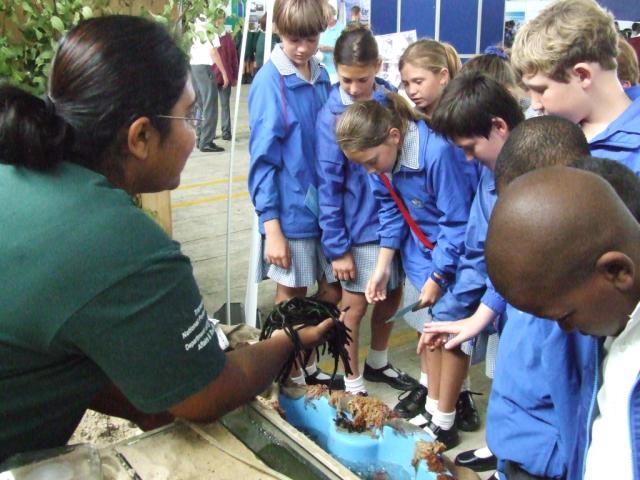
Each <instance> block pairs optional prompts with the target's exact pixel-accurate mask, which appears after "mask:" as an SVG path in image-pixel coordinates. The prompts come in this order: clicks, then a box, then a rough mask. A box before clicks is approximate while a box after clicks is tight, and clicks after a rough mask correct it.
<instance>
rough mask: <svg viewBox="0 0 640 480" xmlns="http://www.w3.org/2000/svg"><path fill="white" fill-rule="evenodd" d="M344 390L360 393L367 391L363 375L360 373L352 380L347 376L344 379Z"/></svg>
mask: <svg viewBox="0 0 640 480" xmlns="http://www.w3.org/2000/svg"><path fill="white" fill-rule="evenodd" d="M344 390H345V392H347V393H353V394H355V393H360V392H366V391H367V389H366V388H364V381H363V380H362V375H360V376H359V377H356V378H354V379H352V380H349V379H348V378H346V377H345V379H344Z"/></svg>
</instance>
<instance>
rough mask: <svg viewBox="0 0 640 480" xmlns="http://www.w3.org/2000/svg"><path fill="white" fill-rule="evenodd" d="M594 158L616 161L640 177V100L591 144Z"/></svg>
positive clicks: (592, 140)
mask: <svg viewBox="0 0 640 480" xmlns="http://www.w3.org/2000/svg"><path fill="white" fill-rule="evenodd" d="M589 149H590V150H591V155H593V156H594V157H600V158H608V159H610V160H616V161H618V162H620V163H622V164H623V165H626V166H627V167H629V168H630V169H631V170H632V171H633V172H634V173H635V174H636V175H640V98H637V99H636V100H634V101H633V103H632V104H631V105H629V106H628V107H627V109H626V110H625V111H624V112H622V114H621V115H620V116H619V117H618V118H616V119H615V120H614V121H613V122H611V123H610V124H609V126H608V127H607V128H606V129H605V130H604V131H603V132H601V133H599V134H598V135H596V136H595V137H593V138H592V139H591V141H590V142H589Z"/></svg>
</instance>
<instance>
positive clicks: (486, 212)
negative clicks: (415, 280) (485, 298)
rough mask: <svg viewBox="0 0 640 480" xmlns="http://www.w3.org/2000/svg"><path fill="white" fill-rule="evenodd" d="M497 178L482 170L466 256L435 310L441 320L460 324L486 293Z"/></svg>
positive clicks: (470, 219) (470, 224)
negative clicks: (486, 248) (487, 243)
mask: <svg viewBox="0 0 640 480" xmlns="http://www.w3.org/2000/svg"><path fill="white" fill-rule="evenodd" d="M496 200H497V194H496V184H495V177H494V174H493V172H492V171H491V170H489V169H488V168H487V167H482V176H481V177H480V183H479V184H478V190H477V192H476V195H475V198H474V199H473V203H472V204H471V212H470V213H469V222H468V223H467V231H466V235H465V241H464V255H463V256H462V257H461V258H460V263H459V264H458V270H457V272H456V281H455V283H454V284H453V285H452V287H451V288H450V289H449V290H448V291H447V293H446V294H445V295H444V296H443V297H442V298H441V299H440V300H438V303H436V304H435V305H434V306H433V308H432V314H433V316H434V318H437V319H438V320H459V319H462V318H466V317H468V316H470V315H471V314H472V313H473V312H475V310H476V308H477V307H478V304H479V303H480V298H481V297H482V295H483V293H484V291H485V289H486V280H487V265H486V263H485V259H484V242H485V240H486V239H487V229H488V227H489V218H491V212H492V211H493V207H494V206H495V204H496Z"/></svg>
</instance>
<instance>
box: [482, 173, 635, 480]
mask: <svg viewBox="0 0 640 480" xmlns="http://www.w3.org/2000/svg"><path fill="white" fill-rule="evenodd" d="M605 225H606V228H603V226H605ZM486 254H487V267H488V271H489V275H490V276H491V279H492V281H493V282H494V283H495V285H496V288H497V289H499V291H500V292H502V293H503V294H504V295H505V298H507V299H508V300H509V302H510V303H512V304H513V305H515V306H516V307H517V308H519V309H521V310H523V311H527V312H530V313H532V314H534V315H538V316H540V317H543V318H547V319H553V320H555V321H556V322H557V324H554V325H559V327H560V328H562V329H563V330H565V331H572V330H575V329H578V330H579V331H580V332H582V333H584V334H587V335H596V336H608V338H607V339H606V341H605V343H604V350H605V351H606V352H607V356H606V358H605V361H604V363H603V368H602V379H603V384H602V388H601V389H600V391H599V393H598V395H597V410H596V409H595V397H592V399H591V403H590V406H589V410H588V411H587V412H588V415H589V417H595V421H594V423H593V431H592V434H591V435H590V436H587V437H585V438H582V439H581V440H582V441H581V442H579V443H578V444H577V445H576V451H577V452H585V451H587V448H588V451H587V453H586V460H585V461H584V468H582V465H583V462H582V461H581V460H580V459H579V458H576V457H574V458H573V459H572V465H571V466H572V472H570V477H572V478H585V479H602V478H638V475H639V474H640V471H639V467H640V462H639V461H638V460H639V455H640V450H639V448H638V441H639V440H640V428H639V427H638V425H639V423H638V415H640V398H639V392H640V387H639V385H638V369H637V367H635V365H637V359H638V356H639V355H640V329H639V328H638V322H639V321H640V309H639V308H638V302H639V301H640V273H639V270H638V268H639V265H640V227H639V225H638V222H637V220H636V219H635V218H634V217H633V216H632V215H631V214H630V212H629V209H628V208H627V207H626V206H625V205H624V203H623V202H622V201H621V200H620V198H619V197H618V196H617V195H616V193H615V192H614V190H613V189H612V188H611V186H609V185H607V183H606V182H605V181H604V180H603V179H601V178H599V177H598V176H596V175H594V174H592V173H588V172H582V171H579V170H577V169H573V168H566V167H549V168H544V169H540V170H537V171H534V172H531V173H528V174H526V175H524V176H522V177H520V178H519V179H517V180H515V181H514V182H513V183H512V184H511V185H510V186H509V187H508V188H506V189H505V191H504V192H503V194H502V195H501V198H500V199H499V201H498V202H497V204H496V208H495V209H494V213H493V216H492V218H491V223H490V226H489V233H488V236H487V250H486ZM539 323H542V321H540V322H539ZM573 335H578V334H577V333H575V334H573ZM558 353H560V352H554V353H551V355H550V357H553V358H551V361H552V362H553V366H552V368H563V367H564V365H563V364H562V363H561V364H560V365H558V364H557V362H555V361H554V360H556V358H557V355H558ZM592 362H594V364H595V367H596V371H595V373H596V374H598V373H599V371H598V367H599V363H600V359H599V358H593V359H592ZM598 377H599V375H596V378H598ZM577 380H580V379H577ZM550 381H553V379H550ZM571 407H572V408H571V410H570V411H567V412H566V414H567V415H570V418H568V419H566V421H567V422H569V421H571V420H573V421H574V422H575V420H576V417H578V418H579V417H580V416H581V414H583V413H585V412H582V411H581V410H580V405H577V406H576V405H575V404H574V405H572V406H571ZM596 412H597V413H596ZM589 443H591V444H590V445H589ZM574 467H579V469H578V471H577V472H576V471H573V470H575V468H574Z"/></svg>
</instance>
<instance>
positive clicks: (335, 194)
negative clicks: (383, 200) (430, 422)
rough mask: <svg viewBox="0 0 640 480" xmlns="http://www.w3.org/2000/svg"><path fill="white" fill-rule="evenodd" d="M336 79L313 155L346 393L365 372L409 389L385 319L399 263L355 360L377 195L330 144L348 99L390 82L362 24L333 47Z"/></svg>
mask: <svg viewBox="0 0 640 480" xmlns="http://www.w3.org/2000/svg"><path fill="white" fill-rule="evenodd" d="M334 61H335V64H336V70H337V73H338V79H339V84H336V85H334V86H333V88H332V90H331V93H330V94H329V100H328V101H327V103H326V104H325V105H324V107H323V108H322V110H321V111H320V113H319V115H318V122H317V129H316V135H317V138H316V156H317V159H318V197H319V203H320V228H321V229H322V248H323V250H324V253H325V255H326V256H327V258H328V259H329V260H330V261H331V266H332V270H333V275H334V276H335V277H336V278H337V279H338V280H339V281H340V283H341V285H342V306H343V307H349V310H348V312H347V313H345V317H344V322H345V324H346V325H347V326H348V327H349V328H350V329H351V337H352V339H353V340H352V342H351V343H350V344H349V345H348V347H347V350H348V351H349V357H350V365H351V370H352V371H353V373H352V375H350V376H347V378H346V380H345V384H346V390H347V391H348V392H350V393H364V392H366V388H365V386H364V382H363V375H364V378H365V379H367V380H369V381H374V382H385V383H387V384H388V385H390V386H392V387H394V388H397V389H400V390H408V389H411V388H412V387H415V386H416V385H417V382H416V381H415V380H414V379H412V378H411V377H410V376H408V375H407V374H405V373H403V372H402V371H400V370H398V369H397V368H395V367H393V366H392V365H391V364H390V363H389V360H388V357H387V346H388V343H389V336H390V335H391V330H392V328H393V323H386V322H387V320H388V319H389V317H391V315H393V313H394V312H395V311H396V310H397V308H398V305H399V303H400V297H401V295H402V288H401V278H400V272H399V266H398V264H397V262H394V263H393V264H392V265H391V275H390V277H391V278H390V281H389V284H388V286H387V290H388V296H387V298H386V299H385V300H383V301H381V302H378V303H376V304H375V307H374V310H373V314H372V316H371V348H370V350H369V353H368V355H367V359H366V361H365V364H364V372H363V375H361V374H360V369H359V365H358V332H359V327H360V322H361V321H362V317H363V316H364V314H365V313H366V311H367V300H366V298H365V295H364V292H365V290H366V287H367V281H368V280H369V277H370V276H371V274H372V273H373V270H374V268H375V265H376V259H377V257H378V252H379V250H380V245H379V241H378V228H379V227H380V223H379V221H378V202H377V201H376V199H375V197H374V196H373V194H372V192H371V189H370V187H369V184H368V180H367V172H366V170H365V169H364V168H363V167H362V166H360V165H358V164H357V163H353V162H349V161H348V160H347V158H346V157H345V156H344V154H343V153H342V151H341V150H340V147H339V146H338V144H337V143H336V137H335V125H336V121H337V119H338V117H339V115H341V114H342V113H343V112H344V111H345V109H346V108H347V107H348V106H349V105H351V104H352V103H353V102H354V101H358V100H368V99H371V98H377V99H383V98H384V94H385V93H387V92H390V91H394V90H395V89H394V88H393V87H391V85H389V84H388V83H386V82H385V81H384V80H381V79H379V78H377V77H376V76H375V75H376V73H377V72H378V70H379V68H380V63H381V62H380V58H379V55H378V44H377V43H376V40H375V38H374V36H373V33H371V30H369V29H368V28H366V27H363V26H360V25H357V26H351V27H347V28H346V29H345V30H344V31H343V32H342V34H341V35H340V37H339V38H338V40H337V41H336V45H335V49H334Z"/></svg>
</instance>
